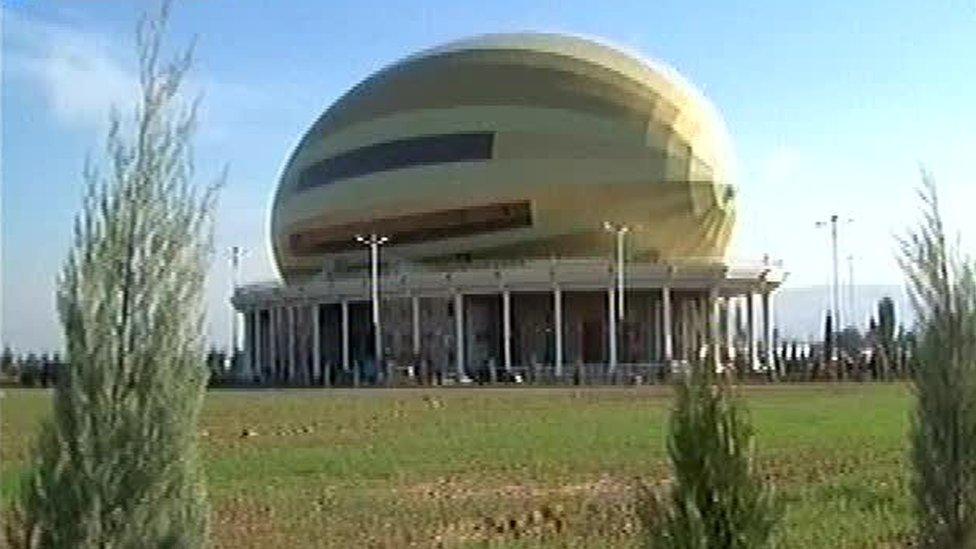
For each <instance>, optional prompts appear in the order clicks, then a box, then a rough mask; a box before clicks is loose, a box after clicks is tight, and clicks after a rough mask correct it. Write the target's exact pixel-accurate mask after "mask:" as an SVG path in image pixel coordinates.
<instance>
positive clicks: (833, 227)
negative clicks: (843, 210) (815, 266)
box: [816, 214, 854, 332]
mask: <svg viewBox="0 0 976 549" xmlns="http://www.w3.org/2000/svg"><path fill="white" fill-rule="evenodd" d="M840 221H841V219H840V216H838V215H837V214H832V215H831V216H830V218H828V219H826V220H824V221H817V223H816V226H817V227H826V226H828V225H829V226H830V246H831V255H832V257H833V267H834V268H833V273H834V280H833V284H832V286H833V287H832V288H831V299H830V301H831V303H830V309H831V311H830V312H831V315H832V316H833V320H834V330H836V331H838V332H839V331H840V330H841V329H842V323H841V318H840V272H839V269H840V266H839V262H838V258H837V224H838V223H839V222H840ZM852 221H854V220H853V219H846V220H844V222H845V223H851V222H852Z"/></svg>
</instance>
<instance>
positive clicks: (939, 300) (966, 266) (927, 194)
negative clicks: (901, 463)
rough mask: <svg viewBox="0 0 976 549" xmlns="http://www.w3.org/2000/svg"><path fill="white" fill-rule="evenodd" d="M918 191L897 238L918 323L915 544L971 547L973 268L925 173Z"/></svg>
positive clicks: (975, 407)
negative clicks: (913, 218) (913, 217)
mask: <svg viewBox="0 0 976 549" xmlns="http://www.w3.org/2000/svg"><path fill="white" fill-rule="evenodd" d="M919 194H920V197H921V199H922V203H923V207H924V209H923V218H922V221H921V222H920V223H919V225H918V226H917V227H916V228H915V229H913V230H912V231H911V232H909V234H908V235H907V237H905V238H903V239H901V242H900V244H901V258H900V259H901V265H902V268H903V269H904V272H905V275H906V277H907V279H908V285H909V290H910V292H909V296H910V298H911V301H912V306H913V308H914V309H915V313H916V318H917V323H918V324H917V329H918V340H917V347H916V349H915V357H914V358H915V360H917V363H916V365H915V367H914V368H913V369H912V381H913V383H914V385H915V396H916V402H915V410H914V413H913V416H912V428H911V444H912V449H911V462H912V465H913V481H912V492H913V495H914V499H915V515H916V519H917V527H918V544H919V546H921V547H930V548H949V547H973V546H974V545H976V270H974V266H973V264H972V262H971V260H969V259H968V258H962V257H961V256H960V254H959V252H958V250H957V249H955V248H954V247H953V246H952V245H950V244H949V243H948V242H947V240H948V239H947V237H946V232H945V227H944V225H943V222H942V217H941V214H940V211H939V201H938V194H937V192H936V186H935V183H934V181H933V180H932V178H931V177H929V175H928V174H927V173H924V172H923V184H922V189H921V190H920V193H919ZM879 324H880V323H879ZM879 327H880V326H879Z"/></svg>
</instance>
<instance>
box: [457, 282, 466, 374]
mask: <svg viewBox="0 0 976 549" xmlns="http://www.w3.org/2000/svg"><path fill="white" fill-rule="evenodd" d="M454 344H455V353H456V355H457V356H456V357H455V359H456V363H455V368H456V369H457V376H458V382H459V383H460V382H461V381H463V380H465V379H467V377H468V375H467V374H466V373H465V371H464V294H462V293H461V292H457V293H455V294H454Z"/></svg>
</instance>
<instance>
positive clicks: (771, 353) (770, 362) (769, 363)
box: [762, 290, 776, 374]
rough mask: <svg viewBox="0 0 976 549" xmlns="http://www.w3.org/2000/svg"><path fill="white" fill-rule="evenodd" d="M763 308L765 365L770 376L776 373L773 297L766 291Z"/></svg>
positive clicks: (763, 296)
mask: <svg viewBox="0 0 976 549" xmlns="http://www.w3.org/2000/svg"><path fill="white" fill-rule="evenodd" d="M762 308H763V344H764V346H765V349H764V350H763V354H765V355H766V356H765V357H764V358H765V363H766V364H765V365H766V369H767V371H768V372H769V373H770V374H775V373H776V370H775V368H776V359H775V349H773V321H774V320H773V295H772V292H770V291H769V290H766V291H764V292H763V293H762Z"/></svg>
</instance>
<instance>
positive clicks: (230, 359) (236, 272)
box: [225, 246, 247, 370]
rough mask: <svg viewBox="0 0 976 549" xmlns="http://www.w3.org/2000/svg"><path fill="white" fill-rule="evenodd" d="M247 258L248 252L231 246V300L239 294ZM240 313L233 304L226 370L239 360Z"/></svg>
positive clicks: (229, 251) (229, 256) (228, 251)
mask: <svg viewBox="0 0 976 549" xmlns="http://www.w3.org/2000/svg"><path fill="white" fill-rule="evenodd" d="M246 256H247V250H245V249H244V248H242V247H241V246H231V247H230V248H229V249H228V250H227V258H228V259H229V260H230V295H231V298H233V297H234V294H235V293H237V288H238V286H240V285H241V260H242V259H244V257H246ZM238 322H239V320H238V312H237V309H235V308H234V305H233V304H231V307H230V345H228V351H227V357H226V364H225V368H226V369H228V370H229V369H231V368H233V366H234V359H235V358H237V349H238V340H239V339H240V336H238V335H237V330H238Z"/></svg>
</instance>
